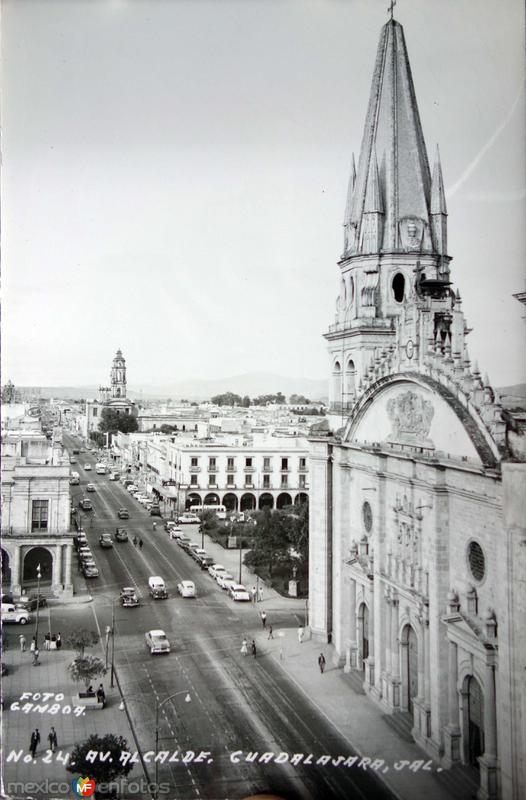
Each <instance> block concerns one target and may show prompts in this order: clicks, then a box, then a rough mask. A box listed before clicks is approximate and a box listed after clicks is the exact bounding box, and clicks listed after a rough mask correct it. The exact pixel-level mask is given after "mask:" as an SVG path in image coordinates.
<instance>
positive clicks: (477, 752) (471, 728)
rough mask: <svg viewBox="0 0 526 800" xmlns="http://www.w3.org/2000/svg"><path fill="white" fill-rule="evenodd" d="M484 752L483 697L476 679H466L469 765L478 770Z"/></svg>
mask: <svg viewBox="0 0 526 800" xmlns="http://www.w3.org/2000/svg"><path fill="white" fill-rule="evenodd" d="M483 752H484V697H483V694H482V688H481V686H480V683H479V682H478V680H477V679H476V678H474V677H473V676H471V677H470V678H468V746H467V755H468V761H469V763H470V764H471V765H472V766H473V767H476V768H477V769H478V767H479V762H478V759H479V756H481V755H482V754H483Z"/></svg>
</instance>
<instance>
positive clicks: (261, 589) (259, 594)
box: [258, 586, 263, 603]
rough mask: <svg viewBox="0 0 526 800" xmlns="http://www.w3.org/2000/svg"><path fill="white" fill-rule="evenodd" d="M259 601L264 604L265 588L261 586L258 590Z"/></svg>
mask: <svg viewBox="0 0 526 800" xmlns="http://www.w3.org/2000/svg"><path fill="white" fill-rule="evenodd" d="M258 601H259V602H260V603H262V602H263V587H262V586H260V587H259V590H258Z"/></svg>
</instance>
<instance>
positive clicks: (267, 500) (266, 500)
mask: <svg viewBox="0 0 526 800" xmlns="http://www.w3.org/2000/svg"><path fill="white" fill-rule="evenodd" d="M264 508H274V498H273V497H272V495H271V494H269V493H268V492H265V494H262V495H261V497H260V498H259V510H260V511H261V510H262V509H264Z"/></svg>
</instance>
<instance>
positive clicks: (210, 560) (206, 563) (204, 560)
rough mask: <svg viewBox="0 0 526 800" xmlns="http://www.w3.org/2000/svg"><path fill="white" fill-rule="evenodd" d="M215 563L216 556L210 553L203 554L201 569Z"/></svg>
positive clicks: (200, 559) (200, 561) (200, 562)
mask: <svg viewBox="0 0 526 800" xmlns="http://www.w3.org/2000/svg"><path fill="white" fill-rule="evenodd" d="M213 563H214V558H213V557H212V556H209V555H208V554H206V555H204V556H201V557H200V558H199V566H200V567H201V569H208V567H211V566H212V565H213Z"/></svg>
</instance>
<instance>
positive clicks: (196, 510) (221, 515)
mask: <svg viewBox="0 0 526 800" xmlns="http://www.w3.org/2000/svg"><path fill="white" fill-rule="evenodd" d="M188 511H191V512H192V514H202V513H203V511H213V512H214V514H215V515H216V517H217V518H218V519H226V508H225V506H221V505H204V506H190V508H189V509H188Z"/></svg>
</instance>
